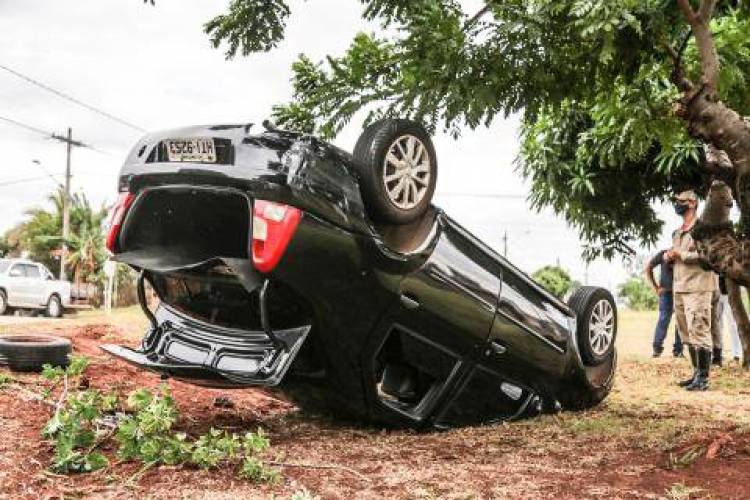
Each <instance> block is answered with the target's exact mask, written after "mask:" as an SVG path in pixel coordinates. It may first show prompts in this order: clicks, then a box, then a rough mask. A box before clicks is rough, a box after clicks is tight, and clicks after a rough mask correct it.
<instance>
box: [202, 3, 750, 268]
mask: <svg viewBox="0 0 750 500" xmlns="http://www.w3.org/2000/svg"><path fill="white" fill-rule="evenodd" d="M361 3H362V4H363V6H364V10H363V17H364V18H366V19H368V20H372V21H376V22H379V23H380V25H381V26H382V27H383V30H382V32H381V33H382V34H379V35H376V34H373V33H360V34H358V35H357V36H356V37H355V38H354V40H352V42H351V45H350V47H349V48H348V49H347V50H346V51H345V52H344V53H343V54H339V55H331V56H328V57H326V58H325V60H323V61H313V60H311V59H310V58H308V57H307V56H305V55H300V57H299V59H298V60H297V61H296V62H295V63H294V64H293V67H292V75H293V76H292V81H293V87H294V98H293V101H292V102H290V103H286V104H282V105H279V106H277V107H275V108H274V115H275V118H276V120H277V121H278V123H279V124H280V125H283V126H286V127H288V128H292V129H297V130H302V131H310V132H313V131H314V132H316V133H318V134H320V135H323V136H325V137H333V136H335V135H336V134H337V133H338V132H339V131H340V130H341V128H342V127H343V126H344V125H345V124H347V123H348V122H349V121H350V120H351V119H352V118H353V116H354V115H355V114H356V113H358V112H365V113H366V118H365V120H364V121H365V123H367V122H370V121H371V120H373V119H375V118H378V117H382V116H400V117H409V118H413V119H416V120H419V121H422V122H423V123H425V124H426V125H427V126H428V127H431V128H432V129H437V128H442V129H444V130H447V131H448V132H450V133H452V134H453V135H459V134H460V131H461V129H463V128H464V127H468V128H475V127H478V126H484V125H488V124H489V123H490V122H491V121H492V120H493V119H494V118H496V117H497V116H498V115H500V116H508V115H509V114H513V113H519V114H520V115H521V117H522V129H521V151H520V154H519V157H518V162H517V168H518V169H519V171H520V172H521V173H522V174H523V175H524V176H525V177H526V178H528V179H529V180H530V181H531V197H530V201H531V204H532V206H533V207H536V208H541V207H551V208H552V209H553V210H554V211H555V212H556V213H558V214H560V215H562V216H564V217H565V218H566V219H567V220H568V221H569V222H570V223H571V224H572V225H574V226H575V227H576V228H577V229H578V230H579V231H580V234H581V236H582V238H583V239H584V240H585V241H586V242H588V243H589V244H590V245H589V247H588V249H587V255H588V256H589V257H594V256H596V255H604V256H607V257H611V256H612V255H614V254H616V253H618V252H628V251H629V247H630V246H631V245H632V244H634V243H639V242H642V243H647V244H648V243H652V242H654V241H655V240H656V239H657V238H658V236H659V235H660V234H661V230H662V221H661V220H659V218H658V216H657V214H656V213H655V211H654V209H653V208H652V203H653V202H654V201H658V200H667V199H668V198H669V196H670V194H671V193H672V192H673V191H674V190H675V189H683V188H687V187H693V188H697V189H698V190H699V191H700V190H702V189H703V190H704V188H703V186H704V185H705V180H706V174H705V171H703V170H701V168H700V165H701V164H702V163H703V149H702V147H701V143H700V142H699V141H698V140H696V139H695V138H694V137H691V134H690V133H689V132H690V128H689V127H687V126H686V123H685V121H684V116H680V113H679V110H678V109H676V107H675V106H674V103H675V101H676V100H677V99H678V98H679V97H680V95H681V93H683V92H684V91H685V88H680V87H679V86H678V85H675V83H673V82H674V81H675V78H674V77H675V68H676V67H677V66H678V65H679V66H680V68H681V69H683V70H684V76H685V77H686V78H685V81H687V79H690V80H692V81H695V82H700V81H701V75H702V74H705V71H704V70H705V69H706V66H705V65H704V64H703V62H704V61H705V60H706V58H705V57H703V58H702V57H701V56H702V55H706V53H705V52H701V50H702V47H705V46H706V45H705V44H703V45H701V46H698V45H697V44H696V42H695V37H694V36H692V33H691V28H692V30H693V31H695V29H696V27H697V28H700V27H701V26H702V25H701V24H700V23H695V22H693V21H695V20H697V19H699V17H700V16H699V14H700V15H703V14H707V15H705V16H704V17H705V18H706V24H707V25H708V26H709V27H710V33H711V34H712V35H713V40H714V43H715V47H716V50H717V52H718V56H719V60H720V61H721V66H720V72H719V74H718V77H717V78H718V82H717V85H716V86H717V87H718V89H717V90H718V95H719V97H720V98H721V100H722V101H724V102H725V103H726V105H727V106H728V107H730V108H732V109H734V110H735V111H737V112H738V113H740V114H742V115H746V114H750V113H749V112H750V109H748V108H749V107H750V100H749V99H748V97H750V96H749V95H748V93H749V92H750V87H748V84H747V83H748V82H747V80H748V76H750V36H748V35H750V8H749V7H748V4H747V2H743V1H742V0H724V1H720V2H716V1H715V0H713V1H712V0H703V1H702V2H700V3H698V2H695V1H693V2H688V0H606V1H605V0H487V1H486V2H485V3H484V6H483V7H482V8H481V9H480V10H479V11H476V12H468V11H466V10H465V9H464V8H463V6H462V4H461V2H459V1H457V0H361ZM689 9H696V10H695V13H696V15H695V16H693V17H694V18H690V19H688V18H687V17H686V13H688V14H690V12H692V10H689ZM290 12H291V9H290V7H289V4H288V2H286V1H284V0H232V1H231V3H230V6H229V10H228V12H227V13H226V14H223V15H221V16H218V17H216V18H214V19H212V20H210V21H209V22H208V23H207V24H206V25H205V29H206V32H207V33H208V34H209V36H210V38H211V41H212V43H213V44H214V45H215V46H217V47H218V46H224V47H225V50H226V56H227V57H228V58H232V57H235V56H237V55H246V54H249V53H251V52H256V51H267V50H271V49H272V48H273V47H275V46H276V45H277V44H278V43H279V42H280V41H281V40H282V39H283V37H284V28H285V23H286V20H287V18H288V16H289V15H290ZM709 23H710V24H709ZM692 135H693V136H695V135H696V134H695V133H694V134H692ZM501 167H502V166H501V165H498V168H501ZM456 168H460V167H459V166H456Z"/></svg>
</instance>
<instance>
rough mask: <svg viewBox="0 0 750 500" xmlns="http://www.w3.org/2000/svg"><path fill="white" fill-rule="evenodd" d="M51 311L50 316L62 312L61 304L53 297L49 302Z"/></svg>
mask: <svg viewBox="0 0 750 500" xmlns="http://www.w3.org/2000/svg"><path fill="white" fill-rule="evenodd" d="M49 312H50V316H57V315H58V314H60V305H59V304H58V303H57V301H56V300H54V299H52V301H51V302H50V304H49Z"/></svg>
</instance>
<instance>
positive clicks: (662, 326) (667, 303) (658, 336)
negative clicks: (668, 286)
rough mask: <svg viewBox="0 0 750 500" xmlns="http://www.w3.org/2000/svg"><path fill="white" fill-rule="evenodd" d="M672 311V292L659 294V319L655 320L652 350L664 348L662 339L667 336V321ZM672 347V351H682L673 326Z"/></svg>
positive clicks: (678, 336) (680, 341)
mask: <svg viewBox="0 0 750 500" xmlns="http://www.w3.org/2000/svg"><path fill="white" fill-rule="evenodd" d="M673 312H674V302H673V296H672V292H666V293H663V294H661V295H659V321H657V322H656V329H655V330H654V351H662V350H663V349H664V340H665V339H666V338H667V330H668V329H669V322H670V321H671V320H672V313H673ZM672 349H673V352H681V351H682V340H681V339H680V335H679V334H678V333H677V327H675V333H674V345H673V347H672Z"/></svg>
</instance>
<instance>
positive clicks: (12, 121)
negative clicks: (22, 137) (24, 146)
mask: <svg viewBox="0 0 750 500" xmlns="http://www.w3.org/2000/svg"><path fill="white" fill-rule="evenodd" d="M0 120H3V121H4V122H8V123H10V124H12V125H15V126H17V127H21V128H25V129H26V130H31V131H32V132H36V133H37V134H42V135H46V136H48V137H51V136H52V133H51V132H47V131H46V130H42V129H40V128H36V127H32V126H31V125H27V124H25V123H21V122H18V121H16V120H11V119H10V118H6V117H4V116H0Z"/></svg>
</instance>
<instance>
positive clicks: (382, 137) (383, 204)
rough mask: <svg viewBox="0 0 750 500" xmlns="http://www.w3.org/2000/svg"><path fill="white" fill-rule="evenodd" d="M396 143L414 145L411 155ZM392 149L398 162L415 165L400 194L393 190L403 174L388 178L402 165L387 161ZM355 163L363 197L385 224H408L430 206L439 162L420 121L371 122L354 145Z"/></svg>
mask: <svg viewBox="0 0 750 500" xmlns="http://www.w3.org/2000/svg"><path fill="white" fill-rule="evenodd" d="M397 143H399V144H404V145H406V144H413V145H415V147H414V148H413V154H412V155H411V157H409V158H406V159H405V156H404V155H403V154H402V153H401V149H399V148H398V145H397ZM420 143H421V145H422V148H421V149H419V144H420ZM391 150H393V154H394V157H395V158H396V159H397V160H399V162H405V163H406V164H407V165H411V167H410V168H411V169H412V170H411V171H410V173H411V177H409V178H407V179H405V180H406V182H407V185H408V187H406V188H402V190H401V192H400V194H399V195H394V194H393V192H394V191H395V190H396V189H397V184H398V183H399V182H400V179H401V178H400V177H399V178H396V179H394V180H391V181H386V179H385V176H386V175H390V176H393V175H396V173H397V172H398V171H399V169H400V167H398V168H396V167H395V166H394V164H393V163H390V162H388V161H387V156H388V153H389V152H390V151H391ZM354 165H355V167H356V169H357V174H358V176H359V181H360V191H361V194H362V201H363V202H364V204H365V208H366V209H367V211H368V213H369V214H370V216H371V217H372V218H373V220H375V221H377V222H383V223H386V224H407V223H409V222H413V221H415V220H417V219H418V218H419V217H421V216H422V215H424V213H425V212H426V211H427V209H428V208H429V207H430V203H432V195H433V194H434V193H435V186H436V184H437V166H438V164H437V157H436V155H435V147H434V146H433V144H432V140H431V139H430V136H429V134H428V133H427V131H426V130H425V129H424V127H422V126H421V125H420V124H419V123H417V122H413V121H410V120H396V119H385V120H379V121H377V122H375V123H373V124H371V125H370V126H369V127H367V128H366V129H365V130H364V132H362V135H361V136H360V137H359V139H358V140H357V144H356V146H355V147H354ZM389 193H391V194H389ZM398 203H400V204H401V206H399V205H398Z"/></svg>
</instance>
